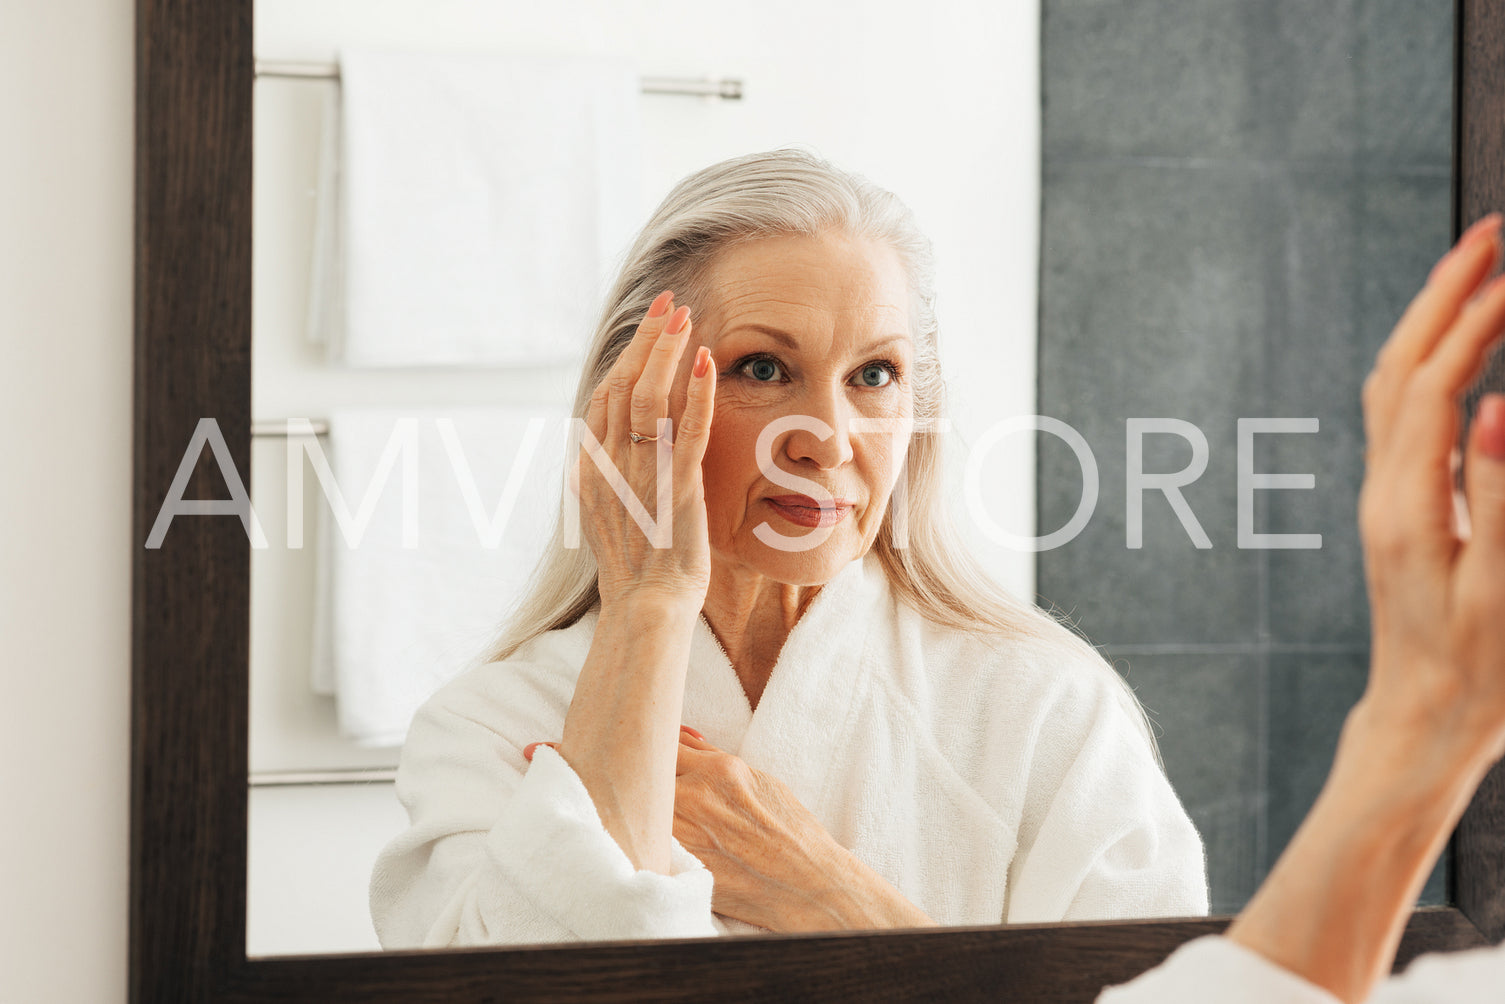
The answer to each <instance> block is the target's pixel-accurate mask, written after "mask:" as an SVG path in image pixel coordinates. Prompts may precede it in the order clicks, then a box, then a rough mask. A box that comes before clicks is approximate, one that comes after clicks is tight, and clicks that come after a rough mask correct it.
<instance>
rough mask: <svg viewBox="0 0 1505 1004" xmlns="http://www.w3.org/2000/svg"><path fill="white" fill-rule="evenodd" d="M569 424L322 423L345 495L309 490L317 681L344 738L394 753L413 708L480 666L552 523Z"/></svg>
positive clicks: (363, 413) (438, 416) (404, 416)
mask: <svg viewBox="0 0 1505 1004" xmlns="http://www.w3.org/2000/svg"><path fill="white" fill-rule="evenodd" d="M567 424H568V410H567V409H565V408H563V407H552V408H550V407H516V408H469V409H442V410H441V409H432V408H430V409H415V408H384V409H348V410H345V409H337V410H335V411H333V412H332V413H331V414H330V416H329V447H328V452H329V461H330V468H331V470H332V473H333V476H334V480H335V482H336V483H337V484H338V486H339V491H340V496H341V498H340V499H334V498H330V497H328V496H332V492H327V491H326V492H324V493H321V494H320V495H319V496H318V497H319V498H320V502H319V505H318V510H319V514H320V527H319V539H318V541H317V546H318V548H319V554H318V573H317V574H318V578H317V587H318V588H317V592H316V596H318V602H319V604H320V609H318V610H316V611H315V619H314V677H315V678H314V683H315V689H316V690H321V689H322V690H326V691H327V690H328V689H329V688H330V685H331V684H332V685H333V686H332V689H333V691H334V693H335V695H336V698H337V701H338V709H339V724H340V731H341V733H342V734H343V735H345V736H347V737H348V738H350V739H353V740H355V741H356V742H358V743H361V744H363V745H368V746H396V745H399V744H400V743H401V742H402V740H403V737H404V736H405V735H406V733H407V728H408V722H409V721H410V720H411V719H412V717H413V712H414V711H415V710H417V708H418V706H419V705H420V704H422V703H423V701H424V700H426V699H427V698H428V696H429V695H430V694H432V693H433V692H434V691H435V690H437V689H438V688H439V686H440V685H442V684H443V683H444V682H445V681H447V680H449V679H450V678H451V677H453V676H455V675H457V674H458V673H460V672H461V671H463V670H465V669H467V668H469V667H471V666H473V665H475V664H477V663H478V662H479V661H480V658H479V657H480V655H481V654H482V649H483V648H484V646H485V644H486V643H487V641H489V640H490V639H491V638H492V637H493V636H494V635H495V633H496V630H497V628H498V627H499V626H500V624H501V622H502V620H503V619H504V617H505V614H506V612H507V610H508V609H509V608H510V607H511V606H512V605H513V604H514V603H515V602H516V601H517V600H518V599H519V598H520V597H521V595H522V591H523V589H524V588H525V587H526V585H527V584H528V582H529V581H530V580H531V577H532V574H533V571H534V565H535V563H536V561H537V557H538V555H539V554H540V553H541V552H542V549H543V543H544V541H545V540H546V539H547V538H548V535H549V531H550V529H551V527H552V525H553V521H554V518H555V515H556V513H557V511H558V507H559V496H560V485H561V476H562V475H561V471H562V468H563V457H564V442H565V435H566V430H567ZM457 458H458V459H457ZM296 460H297V462H298V463H300V464H307V463H309V462H308V460H305V459H304V457H303V455H302V453H301V451H300V452H299V453H298V454H297V455H296ZM316 462H317V461H315V463H316ZM383 466H385V467H386V468H387V470H388V473H387V475H386V476H385V477H386V480H385V482H384V483H381V482H380V477H381V474H380V472H381V469H382V468H383ZM305 477H314V478H316V477H317V473H316V472H314V471H310V472H308V473H307V474H306V475H305ZM378 485H380V487H378ZM305 490H313V491H316V492H317V491H318V489H317V488H316V487H314V486H313V485H310V486H309V488H308V489H305ZM405 501H406V502H407V503H408V505H407V518H406V522H405V519H404V502H405ZM336 506H339V508H340V509H341V511H342V512H343V513H344V514H345V517H346V518H345V523H346V525H347V527H348V531H345V530H342V529H341V526H340V519H339V517H338V516H336V515H334V509H335V507H336ZM363 510H365V511H366V514H367V518H368V519H369V522H368V523H367V524H366V525H365V528H364V530H363V531H361V529H360V520H361V517H362V515H363ZM405 531H406V533H405ZM351 536H354V537H355V539H356V546H355V547H351V546H350V543H349V539H350V537H351ZM405 544H407V545H416V546H405Z"/></svg>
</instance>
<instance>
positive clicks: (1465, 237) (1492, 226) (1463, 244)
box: [1427, 213, 1501, 285]
mask: <svg viewBox="0 0 1505 1004" xmlns="http://www.w3.org/2000/svg"><path fill="white" fill-rule="evenodd" d="M1500 221H1501V216H1500V214H1499V213H1490V214H1488V215H1487V216H1483V217H1480V218H1479V219H1477V220H1475V221H1474V224H1473V226H1471V227H1469V228H1468V229H1467V230H1465V231H1463V234H1462V236H1460V237H1459V238H1458V243H1456V244H1454V245H1453V247H1452V249H1451V250H1449V251H1448V253H1447V254H1445V255H1443V256H1442V257H1441V258H1440V259H1438V261H1437V264H1435V265H1433V266H1432V271H1430V272H1428V273H1427V284H1428V285H1431V283H1432V280H1434V279H1436V278H1437V273H1438V272H1440V271H1442V268H1443V266H1444V265H1446V264H1447V263H1448V262H1450V261H1452V260H1453V258H1454V257H1455V256H1456V255H1457V254H1458V252H1460V251H1462V250H1464V249H1465V248H1470V247H1472V246H1473V244H1474V242H1475V241H1476V240H1478V239H1479V238H1480V237H1481V236H1483V235H1484V234H1486V233H1489V234H1493V233H1494V231H1496V230H1498V229H1499V228H1500Z"/></svg>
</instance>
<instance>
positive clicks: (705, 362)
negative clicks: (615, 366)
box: [692, 345, 711, 735]
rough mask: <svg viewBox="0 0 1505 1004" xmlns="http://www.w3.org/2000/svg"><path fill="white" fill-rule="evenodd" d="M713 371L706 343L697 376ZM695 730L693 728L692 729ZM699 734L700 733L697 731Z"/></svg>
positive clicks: (700, 353)
mask: <svg viewBox="0 0 1505 1004" xmlns="http://www.w3.org/2000/svg"><path fill="white" fill-rule="evenodd" d="M710 371H711V350H710V349H708V348H706V347H705V346H704V345H702V346H701V347H700V350H699V351H698V352H696V353H695V376H696V377H703V376H705V375H706V374H707V373H709V372H710ZM692 731H693V730H692ZM696 734H697V735H699V733H696Z"/></svg>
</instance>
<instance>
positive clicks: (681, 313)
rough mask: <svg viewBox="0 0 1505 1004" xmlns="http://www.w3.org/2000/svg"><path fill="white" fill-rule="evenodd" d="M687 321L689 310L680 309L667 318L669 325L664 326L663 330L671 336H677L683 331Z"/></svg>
mask: <svg viewBox="0 0 1505 1004" xmlns="http://www.w3.org/2000/svg"><path fill="white" fill-rule="evenodd" d="M689 319H690V308H689V307H680V308H679V309H678V310H676V311H675V312H674V316H673V317H671V318H669V323H668V325H667V326H665V328H664V330H665V331H667V332H668V333H669V334H671V335H677V334H679V333H680V332H681V331H683V330H685V323H686V322H687V321H689Z"/></svg>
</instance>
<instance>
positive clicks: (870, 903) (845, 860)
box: [788, 841, 935, 931]
mask: <svg viewBox="0 0 1505 1004" xmlns="http://www.w3.org/2000/svg"><path fill="white" fill-rule="evenodd" d="M808 888H810V889H812V890H814V894H813V895H812V896H811V897H810V898H809V900H807V901H806V903H805V904H804V908H803V909H802V910H801V911H799V916H798V917H797V918H796V919H795V922H794V924H793V925H791V926H790V927H789V928H788V930H792V931H831V930H845V931H872V930H887V929H895V928H908V927H934V926H935V921H934V920H931V919H930V917H928V916H927V915H926V914H925V912H924V911H923V910H921V909H920V908H919V907H917V906H915V905H914V904H913V903H911V902H910V901H909V900H908V899H907V898H906V897H905V896H904V894H903V893H901V892H900V891H899V890H898V889H895V888H894V887H893V886H892V885H890V884H889V883H888V882H887V881H885V880H884V878H883V877H882V876H881V875H879V874H878V873H877V872H875V871H873V870H872V869H871V868H869V867H868V866H867V865H866V864H864V863H863V862H862V860H861V859H859V858H858V857H857V856H856V855H854V854H852V853H851V852H850V851H848V850H847V849H846V848H844V847H842V846H841V845H840V844H837V843H836V842H835V841H832V842H831V846H830V848H829V849H828V851H827V853H826V855H825V861H824V864H823V865H822V867H820V868H819V870H818V871H817V873H816V875H815V876H812V882H811V885H810V886H809V887H808Z"/></svg>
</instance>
